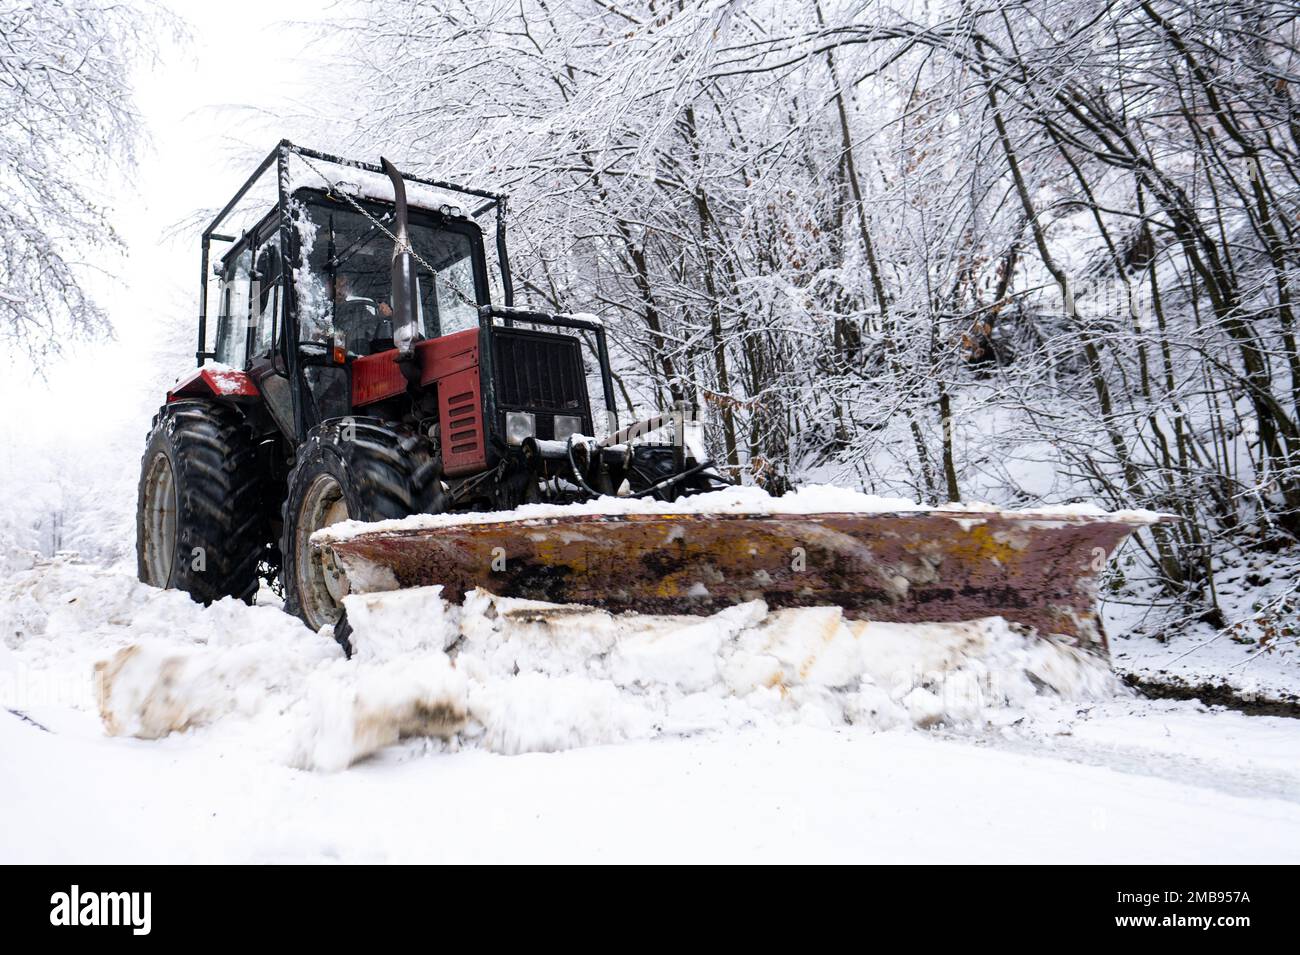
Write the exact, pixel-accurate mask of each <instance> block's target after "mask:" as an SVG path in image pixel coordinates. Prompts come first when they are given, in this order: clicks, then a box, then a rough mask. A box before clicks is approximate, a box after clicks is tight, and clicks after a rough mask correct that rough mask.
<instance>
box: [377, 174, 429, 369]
mask: <svg viewBox="0 0 1300 955" xmlns="http://www.w3.org/2000/svg"><path fill="white" fill-rule="evenodd" d="M379 166H380V168H381V169H383V170H384V173H385V174H386V175H387V176H388V178H389V179H390V180H392V183H393V200H394V204H395V205H396V210H395V212H394V221H393V235H394V236H395V237H396V238H397V241H396V242H395V243H394V244H393V344H394V345H396V346H397V364H398V367H399V368H401V369H402V374H403V376H405V378H406V380H407V382H409V383H411V384H412V385H416V386H418V384H419V381H420V366H419V356H418V354H417V353H416V351H415V340H416V338H418V337H419V334H420V328H419V324H418V322H417V320H416V318H417V316H416V302H417V301H418V298H419V288H418V286H417V285H416V282H415V262H414V261H413V260H412V258H411V252H410V248H411V238H410V234H409V231H408V229H407V218H406V183H405V182H404V181H403V180H402V174H401V173H400V172H398V171H397V167H396V166H394V165H393V164H392V163H391V162H389V161H388V160H387V159H385V158H383V157H382V156H381V157H379Z"/></svg>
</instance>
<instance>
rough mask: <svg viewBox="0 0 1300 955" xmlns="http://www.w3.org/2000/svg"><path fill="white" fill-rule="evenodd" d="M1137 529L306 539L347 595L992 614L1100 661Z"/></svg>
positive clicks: (619, 531) (1082, 522) (904, 517)
mask: <svg viewBox="0 0 1300 955" xmlns="http://www.w3.org/2000/svg"><path fill="white" fill-rule="evenodd" d="M1157 520H1161V518H1158V517H1155V516H1151V517H1147V516H1143V515H1097V516H1093V515H1078V514H1062V515H1056V514H1053V515H1050V516H1044V515H1041V514H1040V515H1035V514H1033V513H1032V512H1027V513H1017V512H1014V511H1011V512H1007V511H988V512H982V511H942V510H933V511H903V512H896V513H824V514H766V513H763V514H729V513H705V514H579V515H572V516H564V517H544V518H530V519H513V520H501V521H493V520H487V521H483V520H481V519H467V520H466V521H464V522H463V523H460V522H453V523H444V524H439V525H437V526H430V527H412V528H409V529H407V528H398V529H376V530H373V531H367V530H362V531H361V532H359V533H356V532H352V533H351V534H349V535H342V534H340V535H338V536H337V537H334V536H331V532H330V531H329V530H326V531H324V532H322V533H321V534H318V535H317V537H316V538H315V541H316V544H317V546H319V547H322V548H327V549H329V550H330V551H332V552H333V556H334V558H335V560H336V561H337V562H338V564H339V566H340V567H342V569H343V570H344V571H345V572H346V573H347V575H348V577H349V580H350V581H351V586H352V590H353V592H365V591H367V590H384V589H392V588H394V587H413V586H421V585H429V584H441V585H442V587H443V595H444V597H446V599H448V600H451V601H459V600H461V599H462V598H463V597H464V595H465V593H466V592H467V591H469V590H472V589H474V588H476V587H477V588H482V589H483V590H486V591H489V592H491V593H493V594H496V595H497V596H502V597H522V598H527V599H532V600H543V601H548V602H551V603H577V604H586V605H589V606H593V607H601V608H604V609H607V610H611V611H615V612H618V611H636V612H639V613H652V614H683V613H685V614H710V613H714V612H716V611H718V610H721V609H723V608H724V607H728V606H731V605H734V604H737V603H741V602H744V601H747V600H754V599H762V600H765V601H766V602H767V604H768V605H769V606H770V607H773V608H781V607H811V606H825V605H834V606H838V607H840V608H842V609H843V611H844V613H845V615H846V616H848V617H851V618H856V619H866V620H880V621H887V622H894V623H923V622H924V623H939V622H951V621H960V620H972V619H978V618H981V617H991V616H1001V617H1004V618H1006V619H1007V620H1009V621H1012V622H1014V623H1018V624H1023V625H1025V626H1027V627H1033V628H1035V629H1036V630H1037V631H1038V632H1039V633H1040V634H1043V635H1051V636H1056V637H1061V638H1065V639H1067V640H1069V641H1071V642H1073V643H1075V644H1077V645H1079V646H1083V647H1089V648H1095V649H1102V650H1104V648H1105V637H1104V635H1103V633H1102V630H1101V626H1100V623H1099V621H1098V618H1097V612H1096V599H1097V583H1098V577H1099V575H1100V573H1101V572H1102V570H1104V568H1105V566H1106V561H1107V559H1108V557H1109V556H1110V554H1111V553H1112V552H1113V551H1114V550H1115V548H1116V547H1117V546H1118V545H1119V544H1120V542H1121V541H1123V540H1124V538H1125V537H1127V536H1128V535H1129V534H1130V533H1131V532H1132V531H1133V530H1134V529H1136V528H1138V527H1141V526H1143V525H1145V524H1150V523H1153V522H1155V521H1157Z"/></svg>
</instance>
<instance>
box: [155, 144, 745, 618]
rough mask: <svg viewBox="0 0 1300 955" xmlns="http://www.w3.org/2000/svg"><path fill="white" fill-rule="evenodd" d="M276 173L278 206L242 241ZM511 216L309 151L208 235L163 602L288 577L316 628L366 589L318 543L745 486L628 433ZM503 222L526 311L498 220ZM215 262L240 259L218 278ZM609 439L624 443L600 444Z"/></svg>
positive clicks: (290, 150) (583, 330) (291, 595)
mask: <svg viewBox="0 0 1300 955" xmlns="http://www.w3.org/2000/svg"><path fill="white" fill-rule="evenodd" d="M296 167H303V168H305V170H306V172H305V173H304V172H303V169H299V168H296ZM322 167H326V168H328V169H330V170H337V172H335V173H334V174H327V173H326V172H324V171H322ZM272 168H274V173H275V178H274V181H273V188H274V191H275V200H274V204H273V205H271V208H270V209H269V210H267V209H266V205H267V204H269V201H270V197H269V196H268V197H267V200H265V201H264V202H263V203H261V204H260V205H257V206H254V209H253V212H252V215H251V216H250V217H249V218H248V220H247V221H248V224H247V225H246V226H245V227H244V228H242V230H241V231H240V232H239V234H235V233H234V231H233V230H231V231H230V232H229V233H228V234H227V233H226V232H225V231H222V230H223V225H225V223H226V222H227V220H228V218H229V217H232V215H235V213H236V210H237V207H239V206H240V205H241V204H247V203H248V201H249V197H250V196H251V195H253V193H252V192H251V191H252V190H254V188H255V187H256V186H259V185H260V186H266V184H267V177H266V174H267V173H268V172H269V171H270V170H272ZM345 180H346V181H345ZM408 186H409V187H410V191H411V192H413V193H417V194H416V195H413V196H412V197H411V198H410V201H409V204H408V195H407V193H408ZM430 196H432V197H433V198H429V197H430ZM448 196H450V197H451V199H452V200H453V201H441V202H440V201H438V200H439V198H442V197H448ZM456 200H459V201H460V202H466V203H473V204H474V205H475V206H476V208H471V209H470V210H469V212H468V214H466V212H464V211H462V208H461V207H460V206H459V205H457V204H455V202H456ZM505 209H506V200H505V197H504V196H500V195H496V194H494V193H489V192H483V191H480V190H476V189H468V188H465V187H462V186H457V185H453V184H451V183H445V182H437V181H434V180H428V179H420V178H418V177H414V176H402V175H401V174H399V173H398V171H397V170H396V169H395V168H394V167H393V166H392V164H391V163H389V162H387V161H386V160H381V165H380V166H374V165H371V164H367V163H360V162H351V161H347V160H342V159H339V158H337V157H333V156H328V155H325V154H323V153H319V152H316V151H313V150H309V149H304V148H302V147H299V146H295V145H293V144H291V143H289V142H282V143H280V144H279V145H278V146H277V147H276V148H275V149H274V150H273V151H272V152H271V154H270V155H269V156H267V158H266V159H265V160H264V161H263V162H262V164H261V165H260V166H259V167H258V169H257V171H256V172H255V173H254V174H253V175H252V176H251V177H250V178H249V180H248V181H247V182H246V183H245V184H244V186H243V187H242V188H241V189H240V190H239V192H238V193H236V195H235V197H234V198H233V199H231V201H230V202H229V203H228V204H227V205H226V207H225V208H224V209H223V210H222V211H221V213H220V214H219V215H218V216H217V218H216V219H215V220H214V221H213V222H212V224H211V225H210V226H208V228H207V229H206V230H205V231H204V233H203V237H202V273H203V278H202V285H201V294H200V305H199V327H198V350H197V354H196V357H197V359H198V367H197V368H196V369H195V370H194V371H193V372H191V373H190V374H189V375H187V376H185V377H184V378H182V379H181V380H179V381H178V382H177V383H176V384H175V385H174V386H173V387H172V389H171V390H170V391H169V392H168V394H167V400H166V403H165V404H164V405H163V406H162V408H160V409H159V411H158V413H157V415H156V416H155V417H154V419H153V428H152V430H151V431H150V433H149V437H148V443H147V445H146V448H145V453H144V459H143V463H142V468H141V478H140V490H139V513H138V523H137V550H138V560H139V574H140V579H141V580H142V581H144V582H145V583H149V584H153V585H155V586H158V587H175V588H178V589H181V590H184V591H187V592H188V593H189V594H191V595H192V596H193V597H194V598H195V599H196V600H200V601H204V602H208V601H212V600H216V599H219V598H221V597H225V596H234V597H238V598H241V599H244V600H251V599H252V598H253V595H254V594H255V592H256V591H257V589H258V583H259V577H260V576H262V577H267V578H268V579H273V578H274V576H276V575H278V578H279V580H280V582H281V583H282V585H283V588H284V597H285V606H286V609H288V610H289V611H290V612H292V613H295V614H297V615H299V616H300V617H302V619H303V620H304V621H306V623H307V624H308V625H309V626H311V627H313V628H318V627H321V626H323V625H325V624H331V623H334V622H336V621H337V620H338V618H339V616H340V612H341V606H342V604H341V601H342V597H343V596H344V595H345V593H346V592H347V588H348V583H347V579H346V577H345V576H344V575H343V574H342V573H341V572H340V571H339V569H338V567H336V566H335V565H334V564H333V563H332V561H331V559H330V556H329V554H328V553H322V552H320V551H319V549H316V548H313V547H312V546H311V544H310V542H309V539H310V537H311V535H312V533H313V532H314V531H316V530H318V529H320V528H323V527H326V526H328V525H330V524H333V523H336V522H338V521H342V520H346V519H349V518H351V519H355V520H361V521H377V520H381V519H384V518H401V517H406V516H409V515H412V514H418V513H441V512H461V511H499V510H506V509H510V508H513V507H516V506H518V505H520V504H523V503H528V502H541V501H554V502H561V503H563V502H573V501H581V500H586V499H589V498H591V497H594V496H596V495H600V494H616V493H621V494H622V495H624V496H628V495H640V496H650V497H654V498H657V499H660V500H664V501H670V500H672V499H673V498H675V497H676V496H678V495H680V494H684V493H694V492H698V491H703V490H709V489H712V488H716V487H721V486H725V485H724V482H722V480H721V478H720V477H719V476H718V475H717V474H716V473H715V472H714V471H713V469H712V467H711V464H710V462H708V461H706V460H703V456H702V454H701V453H699V452H698V451H697V452H695V453H692V451H691V450H690V447H688V443H686V442H682V441H675V442H673V443H669V444H644V443H643V444H637V445H633V444H631V443H630V442H627V441H626V438H627V434H628V432H629V431H630V430H634V429H625V430H624V432H622V433H617V432H618V425H617V420H616V414H615V410H614V395H613V387H612V383H611V374H610V366H609V356H608V351H607V346H606V337H605V330H604V328H603V327H602V325H601V324H600V322H599V321H598V320H596V319H595V318H593V317H590V316H586V317H584V316H578V315H568V314H550V313H545V312H540V311H530V310H524V309H517V308H514V307H513V295H512V290H511V279H510V269H509V262H508V258H507V254H506V245H505ZM492 212H495V219H496V223H495V225H496V229H495V232H496V258H497V260H498V263H497V264H498V270H497V272H498V275H499V285H500V289H501V292H502V298H503V299H504V304H494V303H493V302H492V300H491V296H490V293H489V289H490V287H491V285H492V284H493V280H494V278H495V277H494V276H492V275H490V272H489V264H488V257H487V255H486V253H485V249H484V241H483V229H482V228H481V227H480V225H479V221H478V220H479V217H480V216H483V215H484V214H491V213H492ZM213 243H222V244H224V245H225V246H227V248H226V250H225V252H224V254H223V255H221V256H220V258H219V259H217V260H216V263H215V268H211V269H210V264H211V262H212V245H213ZM212 284H215V285H216V287H217V288H216V293H217V303H218V308H217V316H216V329H215V335H214V336H213V339H214V340H213V342H212V343H211V344H209V334H208V333H209V323H208V320H207V317H208V306H209V291H210V285H212ZM589 379H591V380H593V381H594V382H598V383H599V387H600V389H601V391H602V392H603V396H602V397H603V404H602V408H603V412H602V416H603V417H604V418H605V419H606V420H605V421H600V422H598V421H597V420H596V419H595V418H594V416H593V409H592V404H591V400H590V396H589V394H588V381H589ZM664 420H666V419H651V420H650V421H649V422H645V423H643V425H644V427H645V428H646V429H649V428H654V427H657V426H659V425H661V424H663V423H664ZM598 424H599V425H602V426H605V427H606V428H607V430H608V432H615V433H616V434H615V435H614V437H615V438H616V439H617V440H609V439H606V440H605V441H596V440H595V439H594V438H591V437H587V436H589V435H593V434H594V433H595V432H596V428H597V425H598Z"/></svg>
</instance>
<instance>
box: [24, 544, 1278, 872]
mask: <svg viewBox="0 0 1300 955" xmlns="http://www.w3.org/2000/svg"><path fill="white" fill-rule="evenodd" d="M729 613H730V614H731V615H730V616H729V617H726V618H721V619H719V618H710V620H709V621H705V622H703V623H701V622H700V621H691V623H690V626H688V627H686V628H683V627H682V626H681V625H679V624H671V622H670V623H669V624H665V623H664V621H663V620H658V621H642V622H641V623H638V624H636V625H635V626H633V625H632V624H628V623H625V622H623V621H621V620H620V621H613V622H611V621H610V620H608V619H605V618H603V617H599V616H596V617H581V616H577V617H575V616H574V615H572V614H561V615H558V616H555V617H552V618H549V619H548V618H546V615H545V614H542V615H540V616H539V614H538V613H537V612H536V611H535V610H534V609H530V608H523V611H521V610H520V608H517V607H516V608H513V609H511V608H510V607H503V606H501V605H492V606H490V605H488V604H486V603H484V604H480V605H478V606H477V607H470V606H468V605H467V606H466V607H464V608H446V607H443V606H440V604H439V602H438V601H437V600H436V598H435V597H433V596H431V595H429V594H420V593H416V592H411V591H408V592H405V594H404V595H403V597H402V599H401V600H399V601H398V605H397V606H396V607H394V606H391V605H389V606H387V607H386V609H385V610H384V611H383V612H377V613H372V614H371V615H370V616H369V617H368V618H367V617H366V615H365V614H364V613H363V614H359V615H358V620H357V625H358V634H359V636H361V635H368V639H369V641H370V642H369V644H364V643H363V644H362V645H361V646H359V647H358V654H357V658H356V659H354V660H353V661H350V662H349V661H344V660H343V659H342V658H341V655H340V654H339V653H338V650H337V648H336V647H335V645H334V644H333V643H332V642H331V641H329V640H328V639H327V638H325V637H324V636H318V635H314V634H311V633H309V632H307V631H306V630H305V629H304V628H302V627H301V626H300V625H299V624H298V623H297V622H296V621H294V620H292V619H290V618H288V617H286V616H284V615H283V614H281V613H279V612H278V611H276V610H275V609H273V608H270V607H254V608H250V607H245V606H243V605H242V604H237V603H235V602H233V601H223V602H222V603H219V604H216V605H214V606H213V607H210V608H206V609H205V608H201V607H199V606H198V605H195V604H193V603H191V602H190V601H189V600H188V599H187V598H185V597H184V596H183V595H181V594H177V593H173V592H162V591H156V590H152V589H150V588H146V587H143V586H142V585H139V584H137V583H135V582H134V581H133V580H132V578H131V577H130V576H129V575H128V574H124V573H122V572H118V571H110V570H105V569H103V568H99V567H95V566H93V565H84V564H77V563H75V562H68V561H53V562H43V563H39V564H37V565H36V566H34V567H32V568H30V569H29V570H28V571H25V572H19V573H16V574H15V575H13V576H12V577H11V578H9V579H8V580H7V581H6V582H5V583H4V585H3V588H2V591H0V633H2V634H3V637H4V642H3V645H0V677H2V678H3V679H0V691H2V692H0V703H3V707H4V708H3V709H0V752H2V753H3V754H4V759H3V761H0V818H3V819H4V820H5V824H4V825H3V827H0V861H5V862H18V861H44V862H125V861H139V862H146V861H388V862H405V861H411V862H414V861H586V860H590V861H596V860H617V861H663V862H671V861H706V860H707V861H741V860H745V861H796V860H801V861H811V860H818V861H889V862H929V861H970V862H976V861H979V862H991V861H1005V862H1029V861H1043V862H1206V861H1214V862H1297V861H1300V726H1298V724H1297V722H1296V721H1294V720H1287V719H1281V718H1274V717H1248V716H1244V715H1242V714H1239V713H1234V712H1227V711H1222V710H1206V709H1205V708H1203V707H1201V706H1199V705H1198V704H1193V703H1175V702H1156V701H1151V700H1145V699H1142V698H1139V697H1136V696H1133V695H1131V694H1128V693H1127V692H1125V691H1123V690H1122V689H1121V688H1118V686H1117V684H1116V683H1115V681H1114V680H1113V679H1111V678H1110V677H1109V676H1108V675H1107V673H1106V672H1105V669H1104V667H1103V668H1100V669H1098V668H1097V666H1096V665H1095V663H1093V662H1089V661H1082V662H1080V661H1079V660H1078V659H1076V658H1075V657H1074V656H1072V655H1070V654H1068V653H1061V652H1057V651H1054V650H1045V649H1043V648H1042V647H1040V646H1038V645H1036V644H1025V643H1023V641H1021V642H1018V640H1019V638H1018V637H1017V636H1016V635H1015V634H1013V633H1010V632H1008V631H1006V630H1004V629H1002V628H999V627H996V626H987V625H980V626H977V627H968V628H965V629H962V630H959V631H953V630H947V631H944V630H936V631H927V632H920V633H917V632H912V631H907V632H895V631H891V630H888V629H884V630H882V629H880V628H878V627H875V626H874V625H873V626H872V627H868V628H867V629H866V630H861V629H855V628H853V627H849V626H847V625H846V624H844V623H843V622H841V621H838V620H837V619H836V618H835V615H834V614H833V613H832V614H824V613H822V612H820V611H815V612H811V613H804V615H803V616H800V617H796V618H789V617H785V616H782V615H766V616H765V615H763V614H762V613H761V612H760V611H759V610H746V611H743V612H740V611H739V610H738V611H736V612H729ZM385 614H388V616H387V617H385ZM413 621H414V622H417V623H418V625H413ZM701 627H703V629H700V628H701ZM409 633H414V634H415V640H414V642H413V643H412V642H409V641H408V642H407V643H405V644H404V645H399V644H400V642H401V639H402V635H404V634H409ZM452 638H455V640H456V641H457V645H456V651H455V653H456V654H457V655H456V657H455V659H456V665H455V667H454V668H453V669H451V670H449V669H448V666H447V661H446V657H445V656H444V655H443V652H442V649H440V648H441V647H443V646H444V645H446V643H447V641H448V640H449V639H452ZM918 640H919V641H920V642H919V643H918ZM130 647H137V648H138V649H136V650H133V651H131V652H129V653H126V654H123V652H122V651H124V650H126V649H127V648H130ZM691 648H695V649H694V651H691ZM936 648H937V650H936ZM909 655H910V658H909ZM112 660H117V661H119V664H120V665H119V667H118V669H117V671H116V674H115V676H114V677H113V678H112V682H111V686H110V687H109V689H110V690H111V692H110V693H108V695H107V697H106V698H105V699H106V701H107V702H106V703H105V702H103V701H98V700H97V699H96V696H95V693H94V684H93V682H92V680H91V674H92V672H93V671H94V666H95V664H96V663H97V662H100V661H112ZM909 666H910V667H911V668H912V673H911V676H910V679H911V680H912V681H913V682H914V683H915V684H916V685H915V686H909V685H907V683H906V681H904V683H902V684H898V685H894V684H893V683H891V680H890V675H891V674H895V673H897V672H903V671H906V670H908V667H909ZM1026 674H1029V675H1032V679H1029V678H1027V677H1026ZM972 689H973V690H975V691H976V693H975V696H974V697H973V698H972V697H970V696H968V695H967V693H968V691H971V690H972ZM431 694H432V697H431V696H430V695H431ZM430 699H433V701H434V703H436V704H437V706H436V707H435V709H437V707H443V708H442V709H438V710H437V711H438V712H439V713H440V714H442V715H441V717H440V718H449V717H448V715H447V714H453V715H454V714H459V715H458V716H456V719H458V720H462V721H463V722H460V723H457V725H458V726H459V727H460V728H459V729H458V730H457V731H455V732H450V733H449V734H448V735H450V737H451V738H450V739H448V740H443V739H439V738H432V739H430V738H424V737H416V738H406V739H401V740H398V741H396V742H393V740H394V739H395V738H396V736H397V734H398V730H396V729H393V728H392V727H393V726H395V725H396V724H397V723H401V722H402V721H403V720H409V718H410V712H411V709H410V707H411V704H412V703H413V702H414V703H416V704H418V705H417V706H416V712H419V713H423V714H424V715H425V717H427V715H428V713H429V709H428V704H429V701H430ZM101 706H102V707H103V708H104V712H105V714H106V715H107V716H109V717H110V718H111V720H112V721H114V722H113V724H112V725H113V728H114V729H115V731H116V732H117V733H118V734H119V735H110V734H109V733H108V732H106V728H105V723H104V722H103V721H102V719H101V713H100V712H99V710H100V709H101ZM421 707H423V709H421ZM14 711H18V712H20V713H23V714H25V715H26V717H27V718H26V719H24V718H20V716H19V715H16V713H15V712H14ZM376 724H377V725H378V726H379V730H378V731H377V730H376ZM414 725H415V727H416V729H421V728H423V729H425V730H427V728H428V726H429V723H428V722H427V719H426V720H425V721H423V722H421V721H420V720H417V721H416V723H415V724H414ZM390 730H391V732H389V731H390ZM407 731H409V727H408V730H407ZM404 732H405V731H404ZM385 733H388V734H389V735H387V736H386V735H385ZM139 736H159V737H161V738H157V739H146V738H138V737H139ZM366 753H371V754H372V755H369V756H368V757H364V754H366ZM359 756H360V757H363V758H360V759H359V761H357V762H355V763H354V765H352V766H351V768H350V769H346V771H337V770H341V768H342V767H343V766H346V765H347V763H348V762H349V761H350V760H352V759H355V758H357V757H359ZM303 766H310V767H313V769H304V768H299V767H303ZM329 769H333V770H336V771H333V772H327V771H321V770H329Z"/></svg>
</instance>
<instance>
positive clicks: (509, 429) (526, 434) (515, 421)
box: [506, 411, 537, 444]
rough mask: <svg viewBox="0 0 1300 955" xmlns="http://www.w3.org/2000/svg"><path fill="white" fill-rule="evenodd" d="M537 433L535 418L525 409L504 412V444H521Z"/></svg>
mask: <svg viewBox="0 0 1300 955" xmlns="http://www.w3.org/2000/svg"><path fill="white" fill-rule="evenodd" d="M536 433H537V418H536V417H535V416H534V415H533V414H531V413H530V412H527V411H507V412H506V444H523V443H524V439H525V438H531V437H532V436H533V435H535V434H536Z"/></svg>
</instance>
